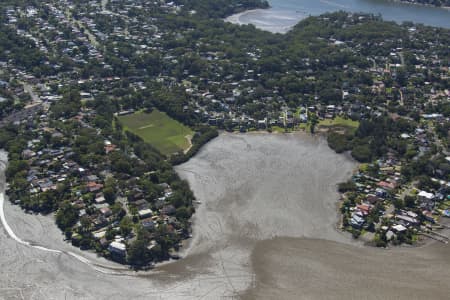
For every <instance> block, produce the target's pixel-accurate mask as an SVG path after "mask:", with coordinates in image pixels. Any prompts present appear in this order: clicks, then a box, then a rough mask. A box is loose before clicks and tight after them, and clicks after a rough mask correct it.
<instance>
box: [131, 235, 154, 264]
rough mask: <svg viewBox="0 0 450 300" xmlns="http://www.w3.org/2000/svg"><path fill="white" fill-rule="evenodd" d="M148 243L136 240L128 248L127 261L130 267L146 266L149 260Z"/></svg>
mask: <svg viewBox="0 0 450 300" xmlns="http://www.w3.org/2000/svg"><path fill="white" fill-rule="evenodd" d="M147 246H148V242H147V241H146V240H144V239H139V238H138V239H136V240H135V241H134V242H133V243H131V245H130V247H129V248H128V252H127V253H128V256H127V260H128V263H129V264H130V265H134V266H143V265H146V264H148V262H149V261H150V259H151V255H150V253H149V250H148V249H147Z"/></svg>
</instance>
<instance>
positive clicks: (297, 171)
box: [0, 133, 450, 299]
mask: <svg viewBox="0 0 450 300" xmlns="http://www.w3.org/2000/svg"><path fill="white" fill-rule="evenodd" d="M355 167H356V164H355V162H354V161H352V160H351V159H349V158H348V157H346V156H344V155H337V154H335V153H334V152H333V151H332V150H331V149H329V148H328V146H327V143H326V140H325V139H323V138H321V137H311V136H309V135H307V134H300V133H299V134H289V135H283V134H246V135H239V134H222V135H220V136H219V137H218V138H216V139H214V140H213V141H212V142H210V143H208V144H207V145H206V146H205V147H204V148H203V149H202V150H201V151H200V152H199V153H198V154H197V155H196V156H195V157H194V158H192V159H191V160H190V161H189V162H187V163H185V164H183V165H180V166H178V167H177V172H178V173H179V174H180V176H182V177H183V178H185V179H186V180H188V181H189V183H190V185H191V187H192V189H193V191H194V193H195V195H196V197H197V198H198V200H199V201H201V204H200V205H199V206H198V208H197V211H196V214H195V215H194V219H193V222H194V226H193V229H194V232H193V236H194V237H193V238H192V240H191V241H190V243H189V246H188V247H187V248H186V249H185V250H184V251H183V253H182V255H183V259H182V260H179V261H176V262H171V263H166V264H163V265H160V266H158V267H157V268H156V269H155V270H153V271H150V272H139V273H134V272H130V271H126V270H123V267H122V266H120V265H116V264H113V263H109V262H106V261H105V260H103V259H99V258H96V257H95V255H93V254H88V253H86V252H81V251H80V252H76V253H77V254H79V255H83V257H86V259H87V260H88V261H89V262H88V263H86V262H82V261H80V260H77V259H74V257H72V256H70V255H67V252H68V251H74V252H75V250H74V248H73V247H71V246H70V245H67V244H66V243H65V242H64V241H63V235H62V234H61V233H59V232H58V229H56V226H55V225H54V224H53V222H54V221H53V219H52V217H51V216H47V217H43V216H36V215H28V214H24V213H23V212H21V211H20V210H19V209H18V208H17V207H15V206H12V205H11V204H8V203H7V204H6V205H5V214H6V217H7V219H8V223H9V225H10V226H11V228H12V229H13V230H14V232H15V233H16V235H17V236H19V237H20V238H22V239H23V240H25V241H31V242H33V243H35V244H39V245H43V246H45V247H49V248H53V249H58V250H63V251H65V252H62V253H49V252H45V251H40V250H39V249H35V248H31V247H27V246H25V245H21V244H18V243H17V242H15V241H14V240H12V239H11V238H9V237H7V235H6V233H5V231H3V230H0V251H1V253H2V255H1V256H0V268H1V270H2V272H0V299H2V297H3V298H4V299H15V298H18V299H21V298H26V299H30V298H33V299H62V298H64V297H66V298H67V299H80V298H81V299H105V298H108V299H124V298H128V299H221V298H223V297H242V298H244V299H261V298H263V299H264V298H266V299H274V298H275V299H276V298H278V299H414V298H417V299H423V298H425V297H424V296H425V295H427V297H426V298H429V299H448V297H446V298H445V297H444V296H446V295H449V294H450V291H449V287H448V284H446V280H447V279H448V278H450V277H449V275H450V274H449V270H450V260H449V256H450V250H449V248H448V246H447V245H442V244H431V245H430V246H427V247H425V248H424V247H422V248H418V249H404V248H399V249H392V250H381V249H375V248H368V247H364V246H362V245H361V244H360V243H356V242H354V241H353V240H352V239H351V238H350V237H349V236H348V235H346V234H343V233H341V232H339V231H338V230H336V226H335V225H336V223H337V221H338V215H337V211H336V204H337V200H338V197H339V195H338V194H337V192H336V184H337V183H339V182H341V181H343V180H346V179H347V178H348V177H349V176H350V175H351V172H352V170H353V169H354V168H355ZM1 187H2V186H0V188H1ZM0 192H1V191H0ZM97 265H101V266H104V267H105V268H102V270H103V272H99V271H98V270H97V269H95V266H97Z"/></svg>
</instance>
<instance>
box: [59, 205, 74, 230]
mask: <svg viewBox="0 0 450 300" xmlns="http://www.w3.org/2000/svg"><path fill="white" fill-rule="evenodd" d="M77 221H78V211H77V209H76V208H75V207H73V206H72V204H71V203H70V202H69V201H64V202H63V203H61V205H60V208H59V210H58V212H57V213H56V224H57V225H58V227H59V228H61V230H63V231H65V230H66V229H67V228H70V227H72V226H73V225H75V223H76V222H77Z"/></svg>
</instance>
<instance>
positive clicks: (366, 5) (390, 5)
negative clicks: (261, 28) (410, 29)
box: [269, 0, 450, 28]
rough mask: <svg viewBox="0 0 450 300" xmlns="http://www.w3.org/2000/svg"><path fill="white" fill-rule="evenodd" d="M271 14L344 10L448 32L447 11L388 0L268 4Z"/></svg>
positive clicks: (307, 0)
mask: <svg viewBox="0 0 450 300" xmlns="http://www.w3.org/2000/svg"><path fill="white" fill-rule="evenodd" d="M269 3H270V5H271V6H272V10H274V11H279V12H281V11H285V12H291V13H292V12H296V13H302V14H306V15H320V14H323V13H325V12H332V11H338V10H344V11H349V12H364V13H371V14H380V15H381V16H382V17H383V19H385V20H389V21H396V22H398V23H402V22H404V21H412V22H414V23H423V24H425V25H431V26H438V27H445V28H450V10H449V9H444V8H435V7H429V6H420V5H413V4H404V3H399V2H394V1H389V0H269Z"/></svg>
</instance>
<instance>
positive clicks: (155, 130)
mask: <svg viewBox="0 0 450 300" xmlns="http://www.w3.org/2000/svg"><path fill="white" fill-rule="evenodd" d="M119 121H120V122H121V124H122V125H123V127H124V129H125V130H128V131H130V132H132V133H134V134H136V135H138V136H140V137H141V138H142V139H143V140H144V141H146V142H147V143H149V144H151V145H152V146H153V147H155V148H156V149H158V150H159V151H160V152H161V153H163V154H172V153H175V152H179V151H183V150H186V149H187V148H189V146H190V137H192V135H193V131H192V130H191V129H189V128H188V127H186V126H184V125H183V124H181V123H180V122H178V121H176V120H174V119H172V118H170V117H169V116H167V115H166V114H165V113H163V112H160V111H158V110H156V109H155V110H153V111H152V112H151V113H145V112H137V113H134V114H132V115H127V116H121V117H119Z"/></svg>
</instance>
